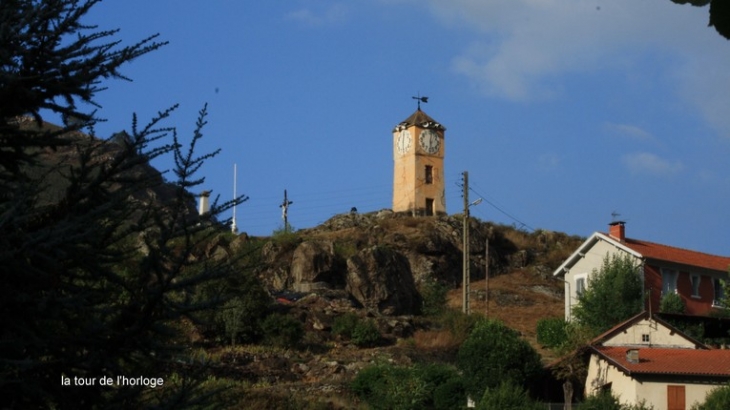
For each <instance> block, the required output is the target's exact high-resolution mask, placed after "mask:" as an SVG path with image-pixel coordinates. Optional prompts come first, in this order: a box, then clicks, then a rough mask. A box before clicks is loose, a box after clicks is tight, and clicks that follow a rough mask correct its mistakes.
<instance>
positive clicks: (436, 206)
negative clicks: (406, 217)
mask: <svg viewBox="0 0 730 410" xmlns="http://www.w3.org/2000/svg"><path fill="white" fill-rule="evenodd" d="M445 131H446V128H445V127H444V126H443V125H441V124H439V123H438V122H436V121H434V119H433V118H431V117H429V116H428V115H426V113H425V112H423V111H421V107H420V104H419V107H418V110H417V111H416V112H414V113H413V115H411V116H410V117H408V118H406V119H405V120H404V121H403V122H401V123H400V124H398V125H396V126H395V128H394V129H393V165H394V166H393V212H410V213H412V214H414V215H444V214H446V192H445V190H444V132H445Z"/></svg>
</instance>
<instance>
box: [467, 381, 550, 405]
mask: <svg viewBox="0 0 730 410" xmlns="http://www.w3.org/2000/svg"><path fill="white" fill-rule="evenodd" d="M543 408H544V406H543V405H541V404H540V403H537V402H535V401H533V400H532V399H531V398H530V396H529V395H528V394H527V391H526V390H525V389H524V388H522V387H520V386H518V385H516V384H514V383H512V382H511V381H506V382H503V383H501V384H500V385H499V386H497V387H494V388H488V389H486V390H485V391H484V395H483V396H482V399H481V400H480V401H479V405H478V406H477V409H479V410H507V409H509V410H537V409H543Z"/></svg>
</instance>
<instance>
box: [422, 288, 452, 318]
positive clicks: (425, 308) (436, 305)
mask: <svg viewBox="0 0 730 410" xmlns="http://www.w3.org/2000/svg"><path fill="white" fill-rule="evenodd" d="M420 291H421V300H422V301H423V302H422V303H423V304H422V306H421V313H422V314H424V315H426V316H436V315H438V314H440V313H441V312H443V311H444V309H445V308H446V296H447V294H448V293H449V288H448V287H446V286H445V285H443V284H441V283H439V282H438V281H436V280H433V279H431V280H427V281H426V282H424V283H423V284H422V285H421V289H420Z"/></svg>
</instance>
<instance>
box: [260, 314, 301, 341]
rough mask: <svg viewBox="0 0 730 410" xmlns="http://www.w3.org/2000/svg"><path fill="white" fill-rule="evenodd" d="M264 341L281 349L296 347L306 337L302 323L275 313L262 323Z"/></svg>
mask: <svg viewBox="0 0 730 410" xmlns="http://www.w3.org/2000/svg"><path fill="white" fill-rule="evenodd" d="M261 330H262V331H263V333H264V340H266V341H267V342H269V343H271V344H273V345H275V346H280V347H294V346H296V345H297V343H299V341H300V340H301V339H302V336H303V335H304V327H303V326H302V323H301V322H300V321H298V320H296V319H294V318H293V317H291V316H287V315H284V314H281V313H273V314H271V315H269V316H267V317H266V319H264V321H263V322H262V323H261Z"/></svg>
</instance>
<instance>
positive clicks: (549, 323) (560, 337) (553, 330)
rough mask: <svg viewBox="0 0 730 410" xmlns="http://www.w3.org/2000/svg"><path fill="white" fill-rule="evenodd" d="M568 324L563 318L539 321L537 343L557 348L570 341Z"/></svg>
mask: <svg viewBox="0 0 730 410" xmlns="http://www.w3.org/2000/svg"><path fill="white" fill-rule="evenodd" d="M566 327H567V323H566V322H565V319H563V318H544V319H540V320H538V321H537V343H540V344H541V345H542V346H544V347H548V348H557V347H559V346H560V345H562V344H564V343H566V342H567V340H568V334H567V332H566Z"/></svg>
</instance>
